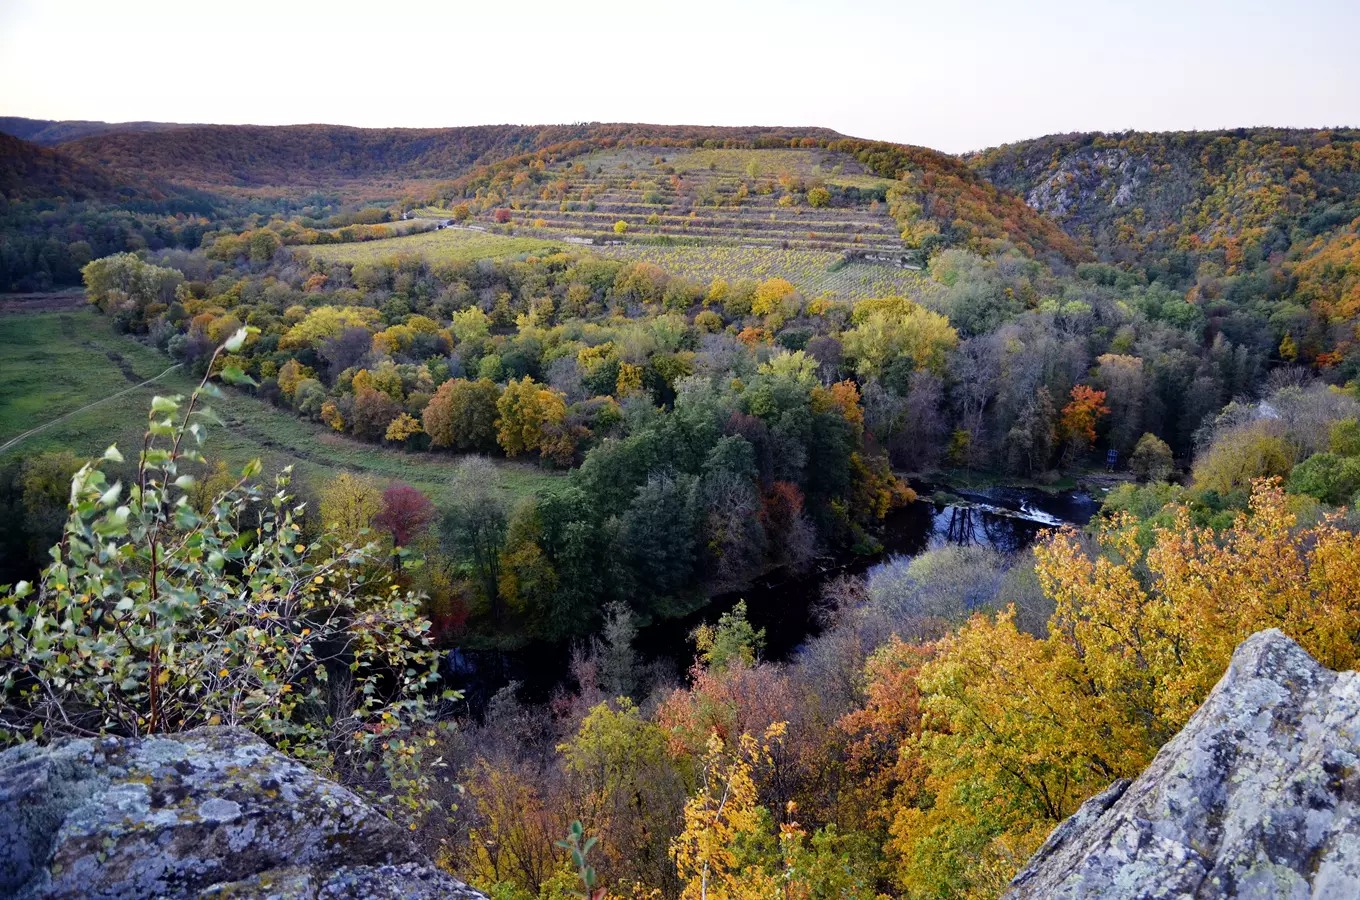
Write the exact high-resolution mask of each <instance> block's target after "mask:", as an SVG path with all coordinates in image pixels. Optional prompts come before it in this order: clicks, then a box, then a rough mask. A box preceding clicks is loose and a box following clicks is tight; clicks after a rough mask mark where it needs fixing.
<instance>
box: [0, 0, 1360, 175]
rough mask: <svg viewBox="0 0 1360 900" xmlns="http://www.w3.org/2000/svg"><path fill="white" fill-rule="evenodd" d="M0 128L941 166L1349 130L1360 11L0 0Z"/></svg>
mask: <svg viewBox="0 0 1360 900" xmlns="http://www.w3.org/2000/svg"><path fill="white" fill-rule="evenodd" d="M0 115H15V116H28V117H31V118H40V119H99V120H105V121H113V122H117V121H134V120H143V119H145V120H155V121H168V122H220V123H254V124H259V125H284V124H294V123H302V122H326V123H333V124H343V125H360V126H449V125H480V124H490V123H507V122H508V123H517V124H547V123H559V122H575V121H598V122H653V123H664V124H694V125H821V126H826V127H828V128H834V129H836V130H837V131H840V132H843V133H845V134H848V135H853V136H856V137H867V138H879V139H884V140H892V141H900V142H904V143H912V144H922V145H925V146H928V147H934V148H937V149H940V150H945V151H949V152H961V151H965V150H972V149H979V148H982V147H988V146H993V145H996V144H1000V143H1005V142H1007V141H1014V140H1020V139H1023V138H1028V137H1036V136H1038V135H1042V134H1049V133H1053V132H1064V131H1092V130H1101V131H1116V130H1123V129H1128V128H1134V129H1139V130H1157V131H1161V130H1179V129H1212V128H1227V127H1235V126H1251V125H1278V126H1284V125H1289V126H1300V127H1329V126H1360V0H1276V2H1271V3H1266V2H1258V0H1130V2H1124V3H1115V2H1102V0H1081V2H1069V0H1044V2H1029V3H1026V2H1023V0H971V2H968V3H945V2H936V3H923V2H918V0H897V2H892V0H881V2H880V0H862V2H853V0H839V2H829V0H822V2H807V0H790V2H783V3H779V2H744V0H686V2H674V0H672V2H667V3H648V2H644V0H631V2H628V0H576V2H572V0H558V2H545V0H511V2H505V0H501V2H491V0H484V2H477V3H471V2H464V0H443V2H426V0H386V2H381V0H378V2H375V0H368V2H364V3H348V2H341V0H330V2H324V0H321V2H317V0H269V2H259V0H231V2H226V3H205V2H201V0H196V2H195V0H176V2H155V0H125V2H110V0H92V2H75V0H69V2H64V0H46V2H37V0H0Z"/></svg>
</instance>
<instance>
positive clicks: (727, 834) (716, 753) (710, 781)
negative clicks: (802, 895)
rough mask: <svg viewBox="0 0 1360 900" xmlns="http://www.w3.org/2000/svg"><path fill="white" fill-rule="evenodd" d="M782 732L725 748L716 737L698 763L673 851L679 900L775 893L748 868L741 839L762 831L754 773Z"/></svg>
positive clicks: (772, 881) (737, 899) (743, 899)
mask: <svg viewBox="0 0 1360 900" xmlns="http://www.w3.org/2000/svg"><path fill="white" fill-rule="evenodd" d="M783 733H784V728H783V724H782V723H779V724H778V725H775V726H771V728H770V729H769V730H768V731H767V732H766V734H765V735H764V740H763V741H762V740H759V739H757V738H755V737H753V736H751V735H749V734H743V735H741V736H740V737H738V738H737V739H736V740H735V741H733V742H732V745H731V746H728V745H727V744H726V743H725V742H724V741H723V740H722V738H720V737H719V736H718V735H717V734H716V733H714V734H712V735H710V736H709V739H708V745H707V748H706V750H705V753H704V756H703V759H702V761H701V762H700V763H699V772H698V777H697V780H698V789H697V790H696V791H695V793H694V795H693V796H691V797H690V799H689V801H688V802H687V803H686V804H685V808H684V825H685V827H684V830H683V831H681V832H680V835H679V836H678V837H676V838H675V840H674V841H673V842H672V845H671V852H672V853H673V855H674V856H675V866H676V869H677V870H678V872H679V875H680V880H681V882H682V884H683V888H682V890H681V893H680V897H681V900H756V898H768V897H773V896H777V895H778V879H777V878H776V876H775V875H774V874H772V873H771V872H769V871H767V870H766V869H765V868H764V867H761V866H758V865H750V864H749V863H747V861H746V860H743V859H742V857H741V855H740V853H739V846H738V845H739V842H740V839H741V838H742V837H743V836H745V835H751V834H753V833H755V832H757V831H758V830H759V829H760V827H761V816H760V807H759V804H758V803H757V797H756V784H755V780H754V778H753V777H752V772H753V770H754V769H755V768H756V767H757V766H759V765H760V764H761V763H762V762H764V761H766V760H768V758H769V744H770V742H772V741H777V740H779V739H780V738H781V737H782V736H783Z"/></svg>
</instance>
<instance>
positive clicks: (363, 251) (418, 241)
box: [302, 228, 563, 263]
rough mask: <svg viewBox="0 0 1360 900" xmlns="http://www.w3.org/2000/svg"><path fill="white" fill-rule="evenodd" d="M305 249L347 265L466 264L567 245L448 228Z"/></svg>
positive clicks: (554, 249)
mask: <svg viewBox="0 0 1360 900" xmlns="http://www.w3.org/2000/svg"><path fill="white" fill-rule="evenodd" d="M302 249H305V250H306V251H307V252H309V253H311V254H312V255H313V256H317V257H319V258H321V259H325V260H332V261H335V262H346V263H359V262H377V261H378V260H382V259H387V258H388V257H390V256H402V255H406V254H410V255H413V256H424V257H425V258H426V259H428V260H429V261H430V262H432V263H439V262H447V263H462V262H470V261H472V260H474V259H486V258H492V257H502V256H518V255H519V254H521V253H545V252H555V251H558V250H561V249H563V245H562V244H560V243H558V242H556V241H552V240H545V239H543V238H532V237H504V236H502V235H499V234H487V233H485V232H481V231H469V230H466V229H461V228H445V229H443V230H441V231H427V232H425V233H424V234H410V235H406V236H404V237H396V238H387V239H384V240H378V241H364V242H362V243H355V244H321V245H319V246H313V247H304V248H302Z"/></svg>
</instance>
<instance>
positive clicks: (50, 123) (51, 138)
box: [0, 116, 186, 147]
mask: <svg viewBox="0 0 1360 900" xmlns="http://www.w3.org/2000/svg"><path fill="white" fill-rule="evenodd" d="M184 127H186V126H184V125H178V124H175V123H172V122H87V121H82V120H79V119H66V120H57V119H25V118H23V117H22V116H0V134H8V135H13V136H14V137H17V138H21V139H23V140H25V141H32V142H33V143H35V144H38V145H40V146H43V147H55V146H56V145H57V144H63V143H65V142H67V141H74V140H76V139H77V138H83V137H90V136H91V135H96V134H108V133H110V132H114V131H168V130H170V129H172V128H184Z"/></svg>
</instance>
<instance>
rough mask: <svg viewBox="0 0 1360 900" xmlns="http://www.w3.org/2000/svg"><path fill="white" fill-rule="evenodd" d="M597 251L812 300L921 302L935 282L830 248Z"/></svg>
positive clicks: (626, 246)
mask: <svg viewBox="0 0 1360 900" xmlns="http://www.w3.org/2000/svg"><path fill="white" fill-rule="evenodd" d="M595 252H597V253H599V254H601V255H602V256H613V257H621V258H625V259H640V260H643V261H645V262H649V263H652V264H653V265H656V266H660V267H661V268H662V269H664V270H665V271H667V272H670V273H678V274H683V275H686V276H688V277H690V278H696V279H699V280H701V281H706V280H710V279H713V278H719V277H722V278H729V279H731V278H755V279H761V280H763V279H766V278H785V279H787V280H788V281H789V282H791V283H792V284H794V285H795V286H797V288H798V289H799V290H800V291H802V292H803V294H804V295H805V296H807V297H809V298H811V297H817V296H820V295H821V294H824V293H831V294H835V295H837V296H838V297H841V298H844V299H858V298H860V297H883V296H890V295H891V296H896V295H900V296H904V297H914V298H918V299H919V298H921V297H922V296H923V295H924V294H925V293H926V292H927V291H928V290H929V289H930V286H931V285H933V284H934V282H932V281H931V280H930V279H929V278H928V277H926V276H925V275H923V274H922V273H920V272H916V271H912V270H910V269H901V268H898V267H896V266H889V265H879V264H875V263H865V262H850V263H847V262H845V258H844V257H843V256H842V255H841V254H840V253H834V252H831V251H828V250H783V249H777V248H751V247H722V246H697V247H695V246H679V247H657V246H648V245H646V244H635V243H622V244H613V245H609V246H606V247H597V248H595Z"/></svg>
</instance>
